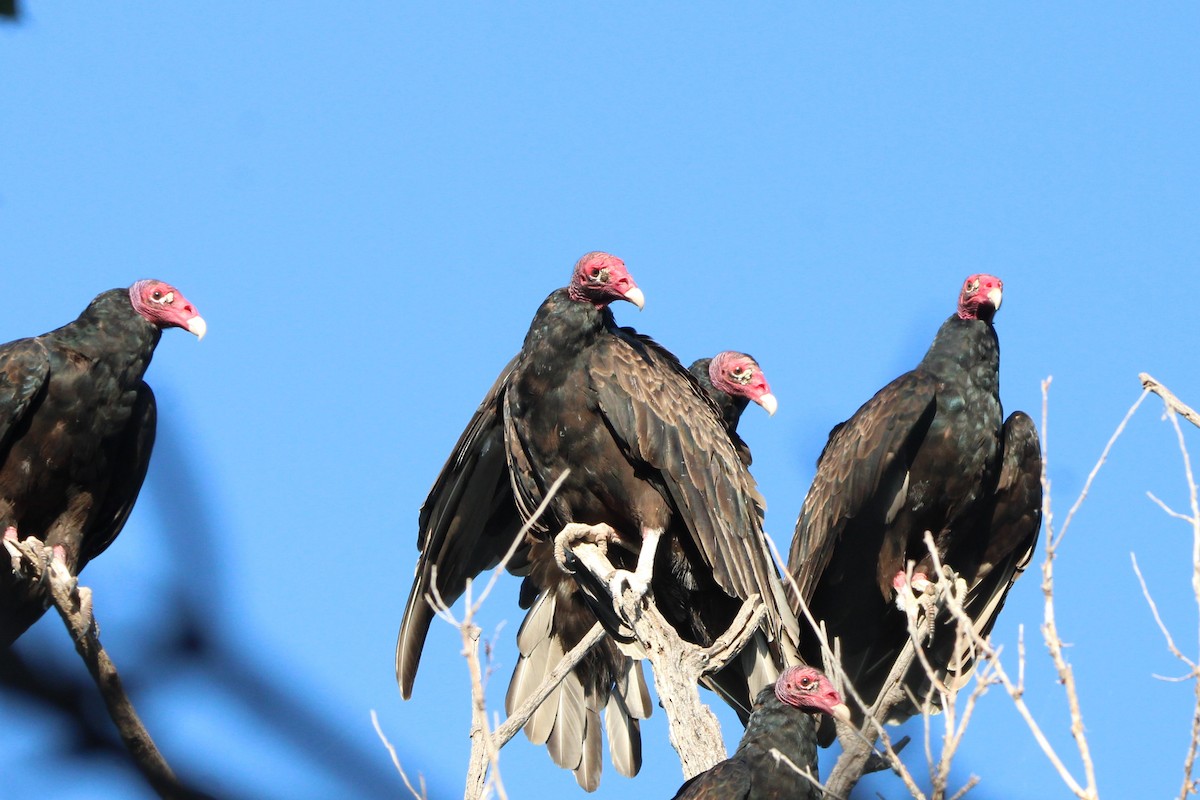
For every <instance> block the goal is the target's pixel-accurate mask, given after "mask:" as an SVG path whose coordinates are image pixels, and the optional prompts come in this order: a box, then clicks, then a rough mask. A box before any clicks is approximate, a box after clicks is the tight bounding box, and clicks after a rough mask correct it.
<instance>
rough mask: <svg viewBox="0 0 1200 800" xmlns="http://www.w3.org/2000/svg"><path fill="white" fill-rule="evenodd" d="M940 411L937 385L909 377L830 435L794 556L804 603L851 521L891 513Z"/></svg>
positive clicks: (911, 374) (790, 559)
mask: <svg viewBox="0 0 1200 800" xmlns="http://www.w3.org/2000/svg"><path fill="white" fill-rule="evenodd" d="M936 410H937V383H936V381H934V379H933V378H931V377H929V376H928V375H926V374H924V373H922V372H917V371H913V372H908V373H905V374H904V375H901V376H900V377H899V378H897V379H896V380H894V381H892V382H891V383H889V384H888V385H887V386H885V387H883V388H882V389H880V390H879V391H878V392H877V393H876V394H875V396H874V397H872V398H871V399H870V400H868V401H867V402H866V403H865V404H863V406H862V407H861V408H859V409H858V411H856V412H855V413H854V416H852V417H851V418H850V419H848V420H846V421H845V422H843V423H840V424H839V425H837V426H836V427H834V429H833V430H832V431H831V432H830V434H829V441H828V442H826V444H825V449H824V450H823V451H822V452H821V457H820V459H819V460H818V462H817V474H816V477H815V478H813V483H812V486H811V487H810V488H809V490H808V495H807V496H806V497H805V498H804V506H803V507H802V508H801V510H800V518H799V520H797V522H796V534H795V536H794V537H793V539H792V547H791V551H790V553H789V554H788V567H789V569H790V570H791V572H792V575H793V576H794V577H795V578H796V583H797V585H798V586H799V588H800V592H801V595H802V596H803V597H804V598H805V599H806V600H807V599H808V598H810V597H811V596H812V592H813V589H814V588H815V587H816V585H817V581H819V580H820V578H821V575H822V574H823V573H824V572H825V568H826V567H827V566H828V565H829V560H830V558H831V557H832V556H833V551H834V549H835V548H836V547H837V543H838V539H839V538H840V537H841V535H842V532H843V530H844V529H845V527H846V525H847V523H848V522H849V521H850V520H852V519H855V518H857V517H859V516H860V515H862V514H863V513H864V512H866V511H867V510H868V509H872V508H878V507H879V504H880V503H884V504H886V505H884V508H883V510H886V508H887V506H888V505H890V504H891V503H892V501H893V499H894V497H895V495H896V493H897V492H899V491H900V490H901V489H902V487H903V485H904V480H905V477H906V475H907V472H908V467H909V465H910V464H911V463H912V459H913V457H914V456H915V455H916V451H917V448H918V447H919V446H920V443H921V440H922V438H923V437H924V434H925V432H926V431H927V430H928V428H929V424H930V423H931V422H932V421H933V416H934V412H935V411H936Z"/></svg>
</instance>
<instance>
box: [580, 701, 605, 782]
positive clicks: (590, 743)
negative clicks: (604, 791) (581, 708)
mask: <svg viewBox="0 0 1200 800" xmlns="http://www.w3.org/2000/svg"><path fill="white" fill-rule="evenodd" d="M600 745H601V742H600V715H599V714H597V713H596V711H595V709H592V708H589V709H587V725H586V728H585V730H584V733H583V757H582V758H581V759H580V760H579V766H578V767H577V768H576V769H575V782H576V783H578V784H579V785H580V787H581V788H582V789H583V790H584V791H585V792H594V791H596V789H597V788H598V787H599V786H600V772H601V769H602V767H603V764H604V759H603V750H602V748H601V747H600Z"/></svg>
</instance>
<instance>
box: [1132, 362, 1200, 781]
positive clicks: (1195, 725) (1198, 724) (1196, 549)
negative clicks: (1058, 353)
mask: <svg viewBox="0 0 1200 800" xmlns="http://www.w3.org/2000/svg"><path fill="white" fill-rule="evenodd" d="M1138 377H1140V378H1141V381H1142V387H1143V389H1145V390H1146V391H1152V392H1154V393H1155V394H1157V395H1158V396H1159V397H1161V398H1162V399H1163V403H1164V405H1165V407H1166V416H1167V418H1168V419H1170V421H1171V425H1172V427H1174V429H1175V438H1176V440H1177V441H1178V442H1179V453H1180V455H1181V456H1182V458H1183V471H1184V476H1185V477H1186V479H1187V486H1188V501H1189V504H1190V506H1191V510H1192V515H1191V516H1190V517H1188V516H1185V515H1183V514H1179V513H1176V512H1174V511H1172V510H1171V509H1170V508H1169V507H1168V506H1167V504H1166V503H1164V502H1162V501H1161V500H1159V499H1158V498H1157V497H1155V496H1154V495H1150V498H1151V499H1152V500H1154V501H1155V502H1156V503H1158V505H1159V506H1160V507H1161V508H1162V509H1163V510H1164V511H1166V512H1167V513H1168V514H1169V515H1171V516H1172V517H1175V518H1177V519H1182V520H1184V521H1186V522H1188V523H1189V524H1190V525H1191V528H1192V594H1193V595H1194V596H1195V600H1196V605H1197V606H1198V607H1200V498H1198V494H1200V493H1198V492H1197V487H1196V478H1195V475H1194V474H1193V472H1192V458H1191V455H1190V454H1189V453H1188V448H1187V440H1186V439H1185V438H1184V435H1183V429H1182V428H1180V426H1179V415H1182V416H1183V417H1184V418H1185V419H1187V420H1188V421H1189V422H1191V423H1192V424H1193V425H1196V426H1200V414H1197V413H1196V412H1195V411H1194V410H1192V408H1191V406H1188V405H1187V404H1186V403H1184V402H1183V401H1181V400H1180V399H1179V398H1178V397H1176V396H1175V395H1174V393H1172V392H1171V391H1170V390H1169V389H1167V387H1165V386H1163V385H1162V384H1161V383H1159V382H1158V381H1156V380H1154V378H1152V377H1150V376H1149V375H1147V374H1146V373H1144V372H1143V373H1142V374H1141V375H1140V376H1138ZM1134 571H1135V572H1137V574H1138V580H1139V581H1140V582H1141V584H1142V592H1143V594H1145V596H1146V601H1147V602H1148V603H1149V604H1150V609H1151V611H1152V612H1153V613H1154V619H1155V621H1157V622H1158V625H1159V629H1160V630H1162V632H1163V635H1164V636H1166V638H1167V646H1168V647H1169V648H1170V649H1171V652H1172V653H1174V654H1175V656H1176V657H1177V658H1179V659H1180V660H1181V661H1183V662H1184V663H1185V664H1187V665H1188V666H1189V667H1190V668H1191V672H1192V674H1191V676H1189V677H1191V678H1194V679H1195V684H1194V686H1193V696H1194V697H1195V700H1194V702H1193V706H1192V725H1191V737H1190V739H1189V741H1188V749H1187V755H1186V756H1184V761H1183V785H1182V786H1181V787H1180V790H1179V799H1180V800H1186V798H1187V797H1188V796H1189V795H1191V794H1194V793H1195V792H1196V791H1197V781H1196V780H1195V779H1194V778H1193V777H1192V775H1193V772H1194V770H1195V766H1196V755H1197V752H1198V751H1200V670H1198V669H1197V663H1196V662H1195V661H1192V660H1191V659H1188V658H1185V657H1184V656H1183V654H1182V653H1181V652H1180V651H1179V648H1178V647H1176V646H1175V642H1174V640H1173V639H1172V638H1171V634H1170V633H1169V632H1168V631H1167V628H1166V626H1165V625H1164V624H1163V622H1162V619H1161V618H1160V617H1159V614H1158V608H1157V606H1155V605H1154V601H1153V600H1152V599H1151V597H1150V592H1149V590H1148V589H1147V588H1146V583H1145V581H1144V580H1142V575H1141V572H1140V571H1138V570H1137V562H1136V560H1135V561H1134Z"/></svg>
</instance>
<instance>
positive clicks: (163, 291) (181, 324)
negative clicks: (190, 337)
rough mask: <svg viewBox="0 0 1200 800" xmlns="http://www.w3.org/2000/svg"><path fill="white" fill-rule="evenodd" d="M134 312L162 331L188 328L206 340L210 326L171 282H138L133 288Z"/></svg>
mask: <svg viewBox="0 0 1200 800" xmlns="http://www.w3.org/2000/svg"><path fill="white" fill-rule="evenodd" d="M129 301H130V302H131V303H133V310H134V311H136V312H137V313H139V314H141V315H142V316H143V317H145V318H146V319H147V320H149V321H150V322H151V324H154V325H157V326H158V327H159V328H160V329H162V328H184V329H185V330H188V331H191V332H192V333H194V334H196V338H197V339H203V338H204V333H205V331H207V330H208V324H207V323H205V321H204V317H202V316H200V314H199V313H198V312H197V311H196V307H195V306H194V305H192V304H191V303H189V302H188V300H187V298H186V297H184V296H183V294H182V293H181V292H180V291H179V290H178V289H176V288H175V287H174V286H172V285H171V284H169V283H163V282H162V281H155V280H144V281H138V282H137V283H135V284H134V285H133V286H130V287H129Z"/></svg>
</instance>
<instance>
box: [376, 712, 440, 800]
mask: <svg viewBox="0 0 1200 800" xmlns="http://www.w3.org/2000/svg"><path fill="white" fill-rule="evenodd" d="M371 724H372V725H373V726H375V733H377V734H379V739H380V741H382V742H383V746H384V747H386V748H387V751H388V753H390V754H391V756H392V764H394V765H395V766H396V771H397V772H399V773H400V777H401V779H402V780H403V781H404V785H405V786H406V787H407V788H408V791H409V792H410V793H411V794H412V796H413V797H414V798H415V800H428V795H427V794H426V793H425V782H424V781H423V780H422V781H421V791H419V792H418V791H417V790H416V788H414V787H413V785H412V782H411V781H410V780H409V779H408V773H406V772H405V771H404V767H402V766H400V756H398V755H397V754H396V748H395V747H392V743H391V742H389V741H388V738H387V736H385V735H384V733H383V728H381V727H379V715H378V714H376V713H375V709H373V708H372V709H371Z"/></svg>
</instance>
